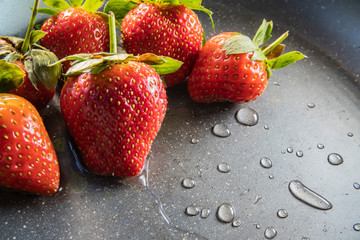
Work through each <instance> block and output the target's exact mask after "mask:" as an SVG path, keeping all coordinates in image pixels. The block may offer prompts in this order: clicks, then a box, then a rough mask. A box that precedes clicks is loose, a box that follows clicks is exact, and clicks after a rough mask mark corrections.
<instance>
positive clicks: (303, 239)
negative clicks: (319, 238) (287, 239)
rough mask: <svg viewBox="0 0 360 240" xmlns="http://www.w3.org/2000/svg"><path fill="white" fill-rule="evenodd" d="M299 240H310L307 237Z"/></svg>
mask: <svg viewBox="0 0 360 240" xmlns="http://www.w3.org/2000/svg"><path fill="white" fill-rule="evenodd" d="M301 240H310V238H308V237H303V238H301Z"/></svg>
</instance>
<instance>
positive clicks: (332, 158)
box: [327, 153, 344, 165]
mask: <svg viewBox="0 0 360 240" xmlns="http://www.w3.org/2000/svg"><path fill="white" fill-rule="evenodd" d="M327 159H328V162H329V163H330V164H332V165H340V164H342V163H343V162H344V159H343V157H342V156H341V155H340V154H338V153H330V154H329V156H328V158H327Z"/></svg>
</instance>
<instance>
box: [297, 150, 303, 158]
mask: <svg viewBox="0 0 360 240" xmlns="http://www.w3.org/2000/svg"><path fill="white" fill-rule="evenodd" d="M296 156H298V157H303V156H304V153H303V151H301V150H299V151H296Z"/></svg>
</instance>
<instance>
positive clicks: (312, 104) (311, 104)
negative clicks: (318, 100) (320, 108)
mask: <svg viewBox="0 0 360 240" xmlns="http://www.w3.org/2000/svg"><path fill="white" fill-rule="evenodd" d="M307 106H308V108H314V107H315V104H314V103H308V105H307Z"/></svg>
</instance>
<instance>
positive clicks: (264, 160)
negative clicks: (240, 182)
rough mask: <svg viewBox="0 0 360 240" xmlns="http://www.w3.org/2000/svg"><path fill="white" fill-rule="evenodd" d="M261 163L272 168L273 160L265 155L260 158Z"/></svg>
mask: <svg viewBox="0 0 360 240" xmlns="http://www.w3.org/2000/svg"><path fill="white" fill-rule="evenodd" d="M260 165H261V166H262V167H263V168H271V167H272V162H271V160H270V159H269V158H267V157H263V158H261V159H260Z"/></svg>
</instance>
